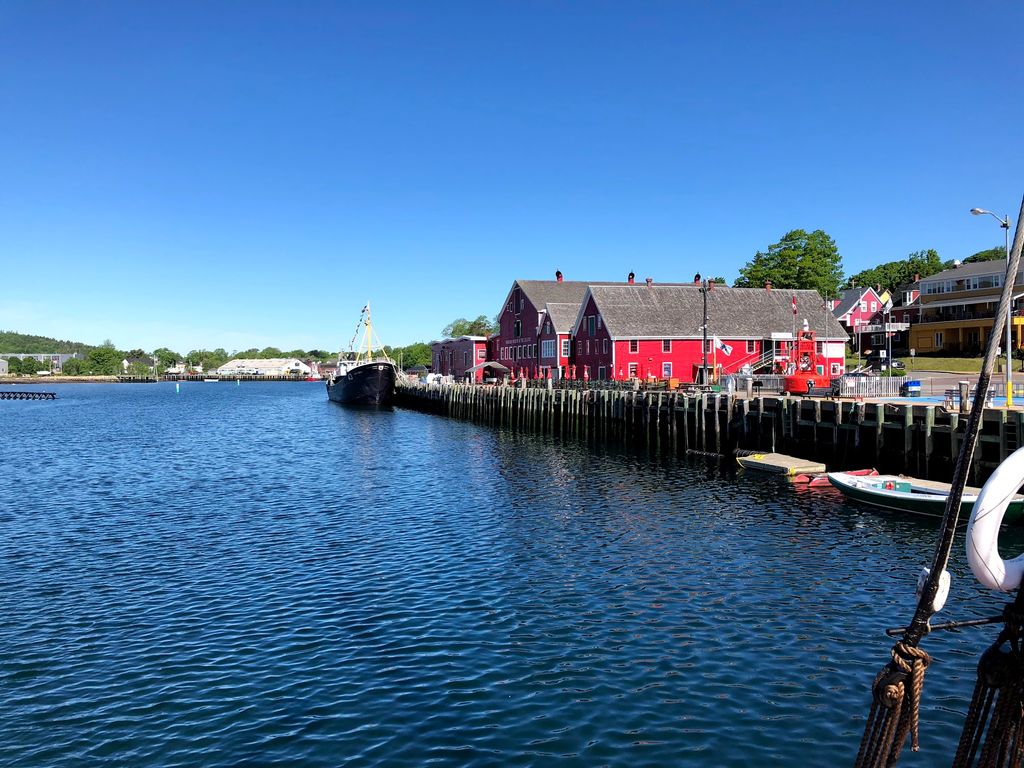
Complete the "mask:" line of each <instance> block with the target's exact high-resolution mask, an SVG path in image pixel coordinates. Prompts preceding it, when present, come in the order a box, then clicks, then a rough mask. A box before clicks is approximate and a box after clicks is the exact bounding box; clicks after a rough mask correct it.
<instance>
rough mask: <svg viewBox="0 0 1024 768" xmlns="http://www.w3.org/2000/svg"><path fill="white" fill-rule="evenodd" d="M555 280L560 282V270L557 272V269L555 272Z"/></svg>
mask: <svg viewBox="0 0 1024 768" xmlns="http://www.w3.org/2000/svg"><path fill="white" fill-rule="evenodd" d="M555 280H557V281H558V282H562V272H561V270H558V269H556V270H555Z"/></svg>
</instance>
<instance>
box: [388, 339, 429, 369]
mask: <svg viewBox="0 0 1024 768" xmlns="http://www.w3.org/2000/svg"><path fill="white" fill-rule="evenodd" d="M384 351H385V352H387V353H388V357H390V358H392V359H393V360H395V361H396V362H399V361H400V362H401V363H402V367H403V368H406V369H408V368H413V367H415V366H417V365H430V361H431V358H432V357H433V352H432V351H431V349H430V345H429V344H425V343H424V342H422V341H417V342H415V343H413V344H409V345H408V346H406V347H384Z"/></svg>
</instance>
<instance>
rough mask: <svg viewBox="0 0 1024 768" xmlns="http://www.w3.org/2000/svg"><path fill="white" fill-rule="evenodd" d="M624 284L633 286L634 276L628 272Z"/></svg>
mask: <svg viewBox="0 0 1024 768" xmlns="http://www.w3.org/2000/svg"><path fill="white" fill-rule="evenodd" d="M626 282H627V283H629V284H630V285H633V283H635V282H636V275H635V274H633V273H632V272H630V273H629V275H627V276H626Z"/></svg>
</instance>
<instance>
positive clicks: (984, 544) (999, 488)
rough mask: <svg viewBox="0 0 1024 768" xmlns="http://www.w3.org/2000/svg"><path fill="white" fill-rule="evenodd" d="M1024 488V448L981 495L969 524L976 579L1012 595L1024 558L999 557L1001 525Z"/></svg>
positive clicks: (970, 556) (970, 560) (1001, 467)
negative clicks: (1008, 508) (1021, 488)
mask: <svg viewBox="0 0 1024 768" xmlns="http://www.w3.org/2000/svg"><path fill="white" fill-rule="evenodd" d="M1021 485H1024V448H1018V449H1017V450H1016V451H1014V452H1013V453H1011V454H1010V455H1009V456H1007V457H1006V460H1005V461H1004V462H1003V463H1002V464H1000V465H999V466H998V467H996V471H995V472H993V473H992V477H990V478H989V479H988V481H987V482H986V483H985V486H984V487H983V488H982V489H981V493H979V494H978V499H977V501H975V502H974V509H972V510H971V519H970V522H968V523H967V562H968V563H969V564H970V566H971V570H972V571H974V576H975V578H976V579H977V580H978V581H980V582H981V583H982V584H983V585H984V586H986V587H988V588H989V589H997V590H999V591H1000V592H1010V591H1012V590H1014V589H1017V587H1019V586H1020V583H1021V577H1022V576H1024V555H1019V556H1017V557H1015V558H1013V559H1012V560H1003V559H1002V558H1001V557H1000V556H999V526H1000V524H1001V523H1002V522H1003V515H1005V514H1006V509H1007V507H1009V506H1010V502H1011V501H1012V500H1013V497H1014V494H1016V493H1017V491H1018V490H1019V489H1020V487H1021Z"/></svg>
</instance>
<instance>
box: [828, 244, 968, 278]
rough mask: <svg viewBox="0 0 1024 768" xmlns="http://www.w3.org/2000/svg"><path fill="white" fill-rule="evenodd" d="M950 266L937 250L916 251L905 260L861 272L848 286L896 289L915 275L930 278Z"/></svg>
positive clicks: (854, 276) (888, 262)
mask: <svg viewBox="0 0 1024 768" xmlns="http://www.w3.org/2000/svg"><path fill="white" fill-rule="evenodd" d="M950 266H951V263H950V262H944V261H943V260H942V259H941V258H939V254H938V252H937V251H935V249H933V248H929V249H928V250H925V251H914V252H913V253H911V254H910V255H908V256H907V258H905V259H899V260H897V261H887V262H885V263H884V264H879V265H878V266H877V267H871V268H870V269H864V270H861V271H860V272H858V273H857V274H855V275H852V276H851V277H850V279H849V283H848V285H850V286H858V285H862V286H873V285H880V286H882V287H883V288H896V287H897V286H900V285H904V284H906V283H909V282H912V281H913V279H914V275H920V276H921V277H928V276H929V275H934V274H935V273H936V272H941V271H942V270H944V269H948V268H949V267H950Z"/></svg>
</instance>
